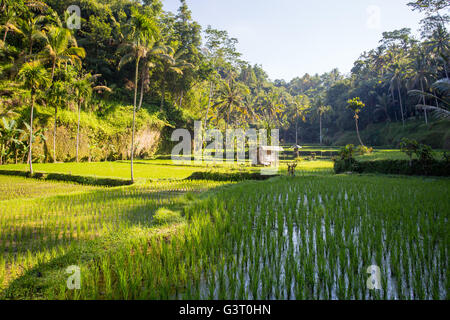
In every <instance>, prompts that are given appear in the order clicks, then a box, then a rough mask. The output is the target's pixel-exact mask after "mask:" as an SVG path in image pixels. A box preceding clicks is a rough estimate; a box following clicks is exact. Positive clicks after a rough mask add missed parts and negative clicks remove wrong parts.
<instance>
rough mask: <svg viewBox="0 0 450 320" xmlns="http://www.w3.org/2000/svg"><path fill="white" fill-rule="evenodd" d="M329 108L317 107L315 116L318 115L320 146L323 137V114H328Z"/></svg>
mask: <svg viewBox="0 0 450 320" xmlns="http://www.w3.org/2000/svg"><path fill="white" fill-rule="evenodd" d="M331 110H332V109H331V106H323V105H319V107H318V108H317V114H318V115H319V127H320V137H319V139H320V145H322V140H323V135H322V118H323V116H324V115H325V114H327V113H328V112H330V111H331Z"/></svg>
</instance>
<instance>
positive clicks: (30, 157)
mask: <svg viewBox="0 0 450 320" xmlns="http://www.w3.org/2000/svg"><path fill="white" fill-rule="evenodd" d="M33 113H34V94H32V96H31V116H30V144H29V146H30V149H29V150H28V163H29V164H30V175H33V152H32V149H33Z"/></svg>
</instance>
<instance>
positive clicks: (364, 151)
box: [355, 145, 373, 156]
mask: <svg viewBox="0 0 450 320" xmlns="http://www.w3.org/2000/svg"><path fill="white" fill-rule="evenodd" d="M355 151H356V152H357V153H358V154H359V155H360V156H363V155H366V154H371V153H372V152H373V148H372V147H366V146H362V145H359V146H357V147H356V150H355Z"/></svg>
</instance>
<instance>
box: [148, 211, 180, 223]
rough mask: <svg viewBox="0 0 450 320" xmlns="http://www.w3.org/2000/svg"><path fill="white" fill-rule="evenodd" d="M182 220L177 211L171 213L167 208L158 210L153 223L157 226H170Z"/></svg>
mask: <svg viewBox="0 0 450 320" xmlns="http://www.w3.org/2000/svg"><path fill="white" fill-rule="evenodd" d="M182 220H183V218H182V217H181V214H180V213H179V212H178V211H172V210H169V209H167V208H159V209H158V210H156V212H155V215H154V216H153V222H154V223H155V224H157V225H163V224H172V223H177V222H181V221H182Z"/></svg>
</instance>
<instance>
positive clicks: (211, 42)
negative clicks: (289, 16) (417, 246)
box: [0, 0, 450, 163]
mask: <svg viewBox="0 0 450 320" xmlns="http://www.w3.org/2000/svg"><path fill="white" fill-rule="evenodd" d="M71 5H77V6H79V7H80V8H81V17H82V19H81V24H80V26H81V28H80V29H72V28H70V24H71V23H73V16H72V17H69V15H68V13H67V12H66V9H67V8H68V7H69V6H71ZM409 6H410V7H411V9H412V10H419V11H422V12H424V13H425V14H426V18H425V19H424V20H423V21H422V22H421V25H422V29H421V37H420V39H418V38H416V37H414V36H413V33H412V31H411V30H410V29H406V28H405V29H401V30H394V31H392V32H385V33H383V37H382V39H380V43H379V46H378V47H377V48H374V49H373V50H371V51H369V52H365V53H363V54H362V55H361V57H360V58H359V59H358V60H357V61H355V64H354V67H353V69H352V70H351V73H350V74H348V75H344V74H342V73H341V72H339V70H337V69H334V70H331V71H330V72H328V73H325V74H322V75H318V74H316V75H309V74H305V75H303V76H301V77H297V78H295V79H293V80H291V81H290V82H286V81H284V80H274V81H272V80H270V79H269V77H268V75H267V73H266V72H265V71H264V69H263V68H262V66H260V65H251V64H250V63H248V62H246V61H244V60H242V55H241V54H240V53H239V52H238V51H237V49H236V44H237V42H238V40H237V39H235V38H232V37H231V36H230V35H229V34H228V33H227V31H223V30H216V29H213V28H212V27H207V28H206V29H202V27H201V26H200V25H199V24H198V23H197V22H195V21H194V20H193V19H192V16H191V12H190V10H189V8H188V6H187V4H186V1H185V0H181V1H180V7H179V10H178V12H176V13H172V12H165V11H164V10H163V9H162V3H161V1H160V0H144V1H133V0H110V1H106V0H45V1H35V0H1V1H0V25H1V30H0V31H1V37H0V38H1V39H0V118H2V121H1V127H2V136H1V149H2V151H1V152H2V154H1V157H0V159H1V160H0V161H1V162H2V163H5V162H20V161H23V162H24V161H26V158H27V157H30V154H31V152H30V147H29V145H30V143H28V142H27V141H30V139H29V136H30V132H31V135H32V136H33V137H34V139H31V141H33V142H35V145H34V146H33V148H32V151H33V152H32V156H33V157H35V158H36V159H35V160H36V161H54V160H58V161H66V160H77V161H79V160H89V161H90V160H106V159H125V158H129V157H130V156H133V153H134V154H135V155H137V156H141V157H145V156H148V155H150V154H152V153H154V152H155V151H157V150H158V149H159V150H160V151H167V146H166V144H165V141H167V139H168V132H169V131H168V130H167V128H174V127H187V128H192V127H193V121H194V120H202V121H204V122H205V123H206V124H207V126H208V127H211V128H212V127H215V128H220V129H225V128H230V127H244V128H246V127H258V128H280V130H281V135H280V136H281V138H282V139H283V141H282V142H283V143H297V144H300V143H305V142H308V143H321V144H325V145H331V144H342V143H346V142H348V141H349V140H351V141H353V139H356V136H355V135H354V127H355V119H354V117H355V114H354V113H352V112H351V110H349V108H348V101H349V99H352V98H355V97H359V98H360V100H361V101H362V102H363V105H364V107H363V108H362V109H361V111H360V113H359V114H358V117H359V118H358V123H359V129H360V130H361V131H362V136H363V140H366V141H365V142H366V144H368V145H387V144H391V145H392V144H395V143H396V142H398V139H399V138H398V137H399V136H401V135H402V134H403V135H404V134H405V132H411V134H413V133H416V134H417V132H418V129H417V128H418V127H420V128H421V129H420V130H421V131H420V132H421V137H418V138H419V140H421V138H423V139H426V141H427V142H429V143H430V144H433V146H434V147H437V148H444V147H446V148H450V134H449V130H448V120H447V119H446V118H447V117H448V114H449V112H450V111H449V94H450V80H449V78H448V73H449V71H450V70H449V69H450V68H449V59H450V53H449V42H450V36H449V33H448V30H447V25H448V22H449V16H448V14H447V12H448V8H449V6H450V5H449V4H448V2H447V1H441V0H418V1H416V2H412V3H410V4H409ZM293 54H295V53H293ZM330 56H331V57H332V53H330ZM30 119H33V121H30ZM134 120H135V121H134ZM33 127H34V130H33ZM408 130H409V131H408ZM135 131H136V139H134V138H133V139H131V137H132V136H133V137H134V135H133V134H132V132H135ZM394 131H395V132H400V134H399V135H398V136H396V135H395V134H392V132H394ZM427 132H430V134H429V135H428V133H427ZM350 133H351V134H350ZM347 138H348V139H347ZM423 139H422V140H423ZM165 149H166V150H165Z"/></svg>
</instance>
